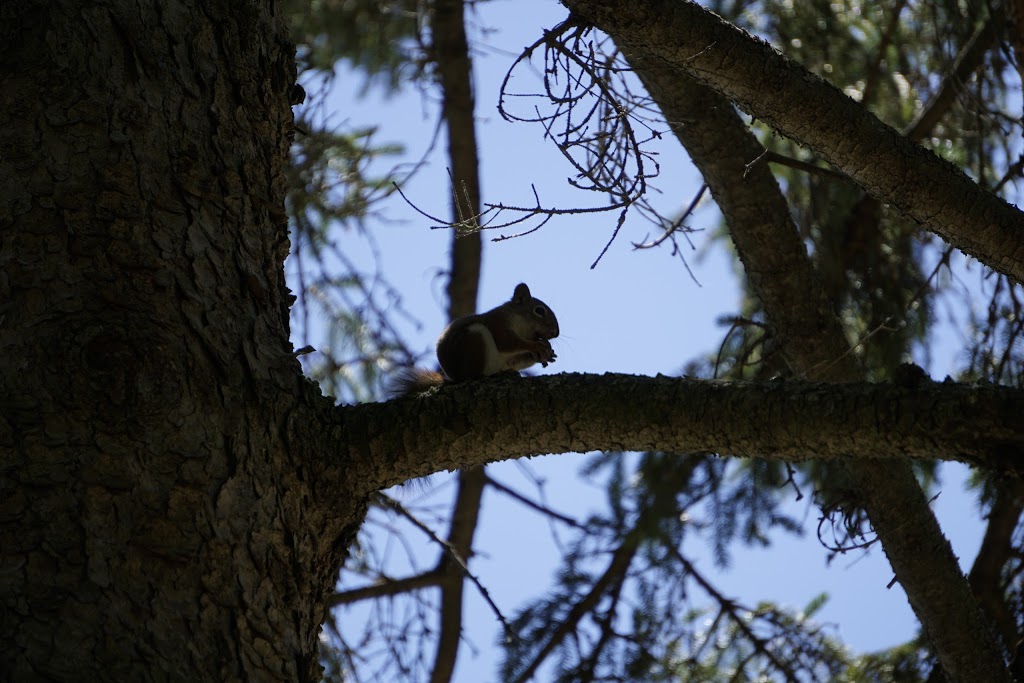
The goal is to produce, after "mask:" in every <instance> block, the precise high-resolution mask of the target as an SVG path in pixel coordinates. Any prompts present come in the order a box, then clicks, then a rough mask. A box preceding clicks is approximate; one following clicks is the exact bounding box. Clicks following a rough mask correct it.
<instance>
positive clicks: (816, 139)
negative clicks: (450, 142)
mask: <svg viewBox="0 0 1024 683" xmlns="http://www.w3.org/2000/svg"><path fill="white" fill-rule="evenodd" d="M562 3H563V4H564V5H565V6H566V7H568V8H569V9H570V10H571V11H572V12H573V13H574V15H576V16H577V17H578V18H579V19H581V20H583V21H584V22H587V23H589V24H592V25H593V26H596V27H597V28H599V29H601V30H602V31H604V32H605V33H607V34H608V35H609V36H611V37H612V39H613V40H614V41H615V43H616V44H617V45H619V46H620V47H622V48H623V49H627V50H628V51H630V52H631V53H634V54H637V55H640V56H643V57H645V58H648V59H650V60H653V61H655V62H657V63H658V64H660V65H661V67H662V68H664V69H667V70H669V71H676V72H683V73H687V74H689V75H690V76H692V77H694V78H695V79H697V80H698V81H700V82H702V83H704V84H706V85H708V86H710V87H712V88H713V89H715V90H717V91H718V92H720V93H722V94H723V95H725V96H726V97H728V98H729V99H730V100H732V101H733V102H735V103H736V104H737V105H738V106H739V107H740V108H741V109H743V110H744V111H746V112H747V113H749V114H751V115H752V116H754V117H756V118H758V119H760V120H762V121H764V122H765V123H767V124H768V125H769V126H771V127H772V128H774V129H775V130H777V131H779V132H780V133H782V134H784V135H786V136H787V137H790V138H792V139H794V140H796V141H797V142H800V143H801V144H804V145H806V146H807V147H809V148H811V149H812V150H814V151H815V152H816V153H817V154H818V155H820V156H821V157H822V158H823V159H825V160H827V161H828V162H829V163H831V164H833V165H834V166H836V167H837V168H839V169H840V170H842V171H843V172H844V173H846V174H847V175H848V176H850V177H851V178H852V179H853V180H854V181H856V182H857V183H858V184H859V185H860V186H861V187H863V188H864V189H865V190H866V191H867V192H868V193H870V194H871V195H872V196H874V197H876V198H877V199H879V200H880V201H883V202H885V203H887V204H890V205H891V206H893V207H895V208H896V209H898V210H899V211H901V212H902V213H904V214H905V215H907V216H908V217H910V218H911V219H913V220H915V221H916V222H918V223H920V224H921V225H923V226H924V227H925V228H927V229H929V230H931V231H933V232H935V233H936V234H938V235H939V236H941V237H942V238H943V239H945V240H946V241H948V242H949V243H950V244H952V245H954V246H955V247H957V248H958V249H960V250H962V251H964V252H965V253H967V254H970V255H971V256H974V257H975V258H977V259H978V260H979V261H981V262H982V263H985V264H986V265H988V266H990V267H991V268H993V269H995V270H997V271H999V272H1001V273H1005V274H1007V275H1009V276H1011V277H1013V278H1014V279H1016V280H1017V281H1018V282H1024V214H1022V213H1021V212H1020V211H1018V210H1017V209H1016V208H1015V207H1012V206H1010V205H1009V204H1007V203H1006V202H1005V201H1003V200H1002V199H1000V198H999V197H997V196H996V195H994V194H992V193H990V192H988V191H986V190H984V189H982V188H981V187H979V186H978V185H977V184H976V183H975V182H974V181H972V180H971V179H970V178H968V177H967V176H966V175H965V174H964V173H963V172H962V171H961V170H960V169H958V168H957V167H956V166H954V165H952V164H950V163H948V162H946V161H944V160H943V159H940V158H939V157H938V156H936V155H935V154H933V153H932V152H930V151H929V150H927V149H925V148H923V147H921V146H919V145H917V144H916V143H914V142H913V141H911V140H909V139H907V138H906V137H904V136H903V135H902V134H901V133H899V132H898V131H896V130H895V129H893V128H892V127H890V126H888V125H886V124H885V123H883V122H882V121H880V120H879V119H878V118H877V117H876V116H875V115H874V114H872V113H871V112H870V111H868V110H867V109H866V108H864V107H863V106H861V105H860V104H859V103H858V102H856V101H854V100H853V99H851V98H850V97H848V96H846V95H845V94H843V93H842V92H841V91H839V90H838V89H837V88H835V87H834V86H833V85H831V84H830V83H828V82H827V81H825V80H823V79H821V78H819V77H818V76H816V75H814V74H812V73H811V72H810V71H808V70H807V69H806V68H805V67H803V66H802V65H801V64H799V63H797V62H795V61H793V60H792V59H789V58H787V57H785V56H784V55H783V54H782V53H780V52H779V51H778V50H776V49H774V48H773V47H772V46H771V45H769V44H768V43H766V42H764V41H762V40H759V39H757V38H755V37H753V36H751V35H750V34H748V33H746V32H744V31H742V30H740V29H739V28H737V27H735V26H733V25H732V24H730V23H728V22H726V21H724V20H723V19H722V18H721V17H719V16H718V15H716V14H714V13H712V12H709V11H708V10H706V9H704V8H702V7H700V6H699V5H697V4H696V3H693V2H690V1H689V0H639V1H637V0H631V1H630V2H624V1H623V0H562Z"/></svg>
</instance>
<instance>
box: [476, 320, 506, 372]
mask: <svg viewBox="0 0 1024 683" xmlns="http://www.w3.org/2000/svg"><path fill="white" fill-rule="evenodd" d="M466 331H467V332H471V333H473V334H474V335H476V336H477V337H478V338H479V339H480V343H481V344H482V347H483V358H484V361H483V369H482V371H481V374H482V375H483V376H485V377H486V376H488V375H497V374H498V373H500V372H502V371H503V370H508V368H507V367H506V364H507V361H508V355H509V354H507V353H501V352H500V351H499V350H498V344H496V343H495V338H494V336H493V335H492V334H490V330H487V327H486V326H485V325H483V324H481V323H473V324H472V325H470V326H468V327H467V328H466Z"/></svg>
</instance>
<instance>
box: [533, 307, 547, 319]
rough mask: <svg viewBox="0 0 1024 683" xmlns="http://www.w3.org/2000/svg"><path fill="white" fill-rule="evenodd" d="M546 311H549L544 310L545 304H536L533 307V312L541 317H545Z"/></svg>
mask: <svg viewBox="0 0 1024 683" xmlns="http://www.w3.org/2000/svg"><path fill="white" fill-rule="evenodd" d="M546 313H547V311H545V310H544V307H543V306H535V307H534V309H533V314H534V315H536V316H539V317H541V318H543V317H544V315H545V314H546Z"/></svg>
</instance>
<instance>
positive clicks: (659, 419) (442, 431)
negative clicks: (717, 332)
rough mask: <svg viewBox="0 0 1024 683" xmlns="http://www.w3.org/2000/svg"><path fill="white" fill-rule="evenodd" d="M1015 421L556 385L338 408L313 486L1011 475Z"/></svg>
mask: <svg viewBox="0 0 1024 683" xmlns="http://www.w3.org/2000/svg"><path fill="white" fill-rule="evenodd" d="M1022 415H1024V391H1022V390H1017V389H1011V388H1008V387H999V386H991V385H965V384H956V383H953V382H945V383H935V382H931V381H928V380H924V381H922V382H919V383H917V385H916V386H900V385H893V384H869V383H851V384H830V383H822V382H804V381H773V382H764V383H746V382H719V381H709V380H695V379H686V378H672V377H661V376H659V377H640V376H633V375H616V374H606V375H579V374H564V375H549V376H545V377H533V378H516V377H510V378H501V379H488V380H481V381H476V382H468V383H465V384H462V385H454V386H445V387H442V388H440V389H438V390H435V391H433V392H430V393H428V394H425V395H422V396H413V397H408V398H403V399H399V400H395V401H390V402H387V403H370V404H363V405H357V406H345V407H341V408H338V409H336V411H335V412H333V413H332V414H331V416H330V417H328V419H330V420H331V421H332V422H333V424H331V425H321V426H319V427H318V430H323V431H322V432H321V433H322V434H323V435H324V436H325V437H326V439H327V443H334V444H337V446H338V448H339V451H338V456H339V458H338V459H337V460H330V459H329V460H328V461H327V462H326V463H324V467H325V471H324V474H325V475H328V474H329V473H333V475H334V476H339V477H344V478H346V479H349V480H350V481H353V482H363V483H362V486H364V487H365V486H367V483H366V482H369V485H371V486H373V487H375V488H382V487H386V486H390V485H393V484H397V483H399V482H402V481H406V480H408V479H411V478H413V477H420V476H425V475H428V474H431V473H433V472H438V471H442V470H455V469H458V468H464V467H470V466H473V465H482V464H485V463H489V462H494V461H498V460H505V459H508V458H515V457H520V456H529V455H540V454H546V453H565V452H587V451H666V452H672V453H691V452H712V453H718V454H721V455H735V456H751V457H752V456H756V457H763V458H775V459H784V460H791V461H797V460H806V459H809V458H818V459H849V458H858V459H866V458H927V459H940V460H960V461H965V462H969V463H971V464H974V465H978V466H981V467H991V468H1005V469H1008V470H1016V469H1018V468H1019V469H1021V470H1024V419H1021V416H1022ZM348 448H351V449H353V450H352V452H349V451H348V450H347V449H348Z"/></svg>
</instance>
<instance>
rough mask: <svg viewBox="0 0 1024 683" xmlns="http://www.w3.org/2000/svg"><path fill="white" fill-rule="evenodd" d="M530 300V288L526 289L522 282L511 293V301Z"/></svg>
mask: <svg viewBox="0 0 1024 683" xmlns="http://www.w3.org/2000/svg"><path fill="white" fill-rule="evenodd" d="M530 298H532V297H531V296H530V288H529V287H527V286H526V285H525V284H524V283H522V282H520V283H519V284H518V285H516V291H514V292H513V293H512V301H526V300H527V299H530Z"/></svg>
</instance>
